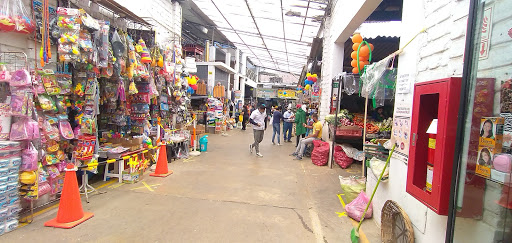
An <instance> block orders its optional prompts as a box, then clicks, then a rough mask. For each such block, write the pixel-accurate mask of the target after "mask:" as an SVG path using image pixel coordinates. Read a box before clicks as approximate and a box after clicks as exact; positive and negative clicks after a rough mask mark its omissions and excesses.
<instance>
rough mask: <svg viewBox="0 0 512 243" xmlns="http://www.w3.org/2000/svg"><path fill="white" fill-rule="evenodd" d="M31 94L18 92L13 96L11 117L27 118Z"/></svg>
mask: <svg viewBox="0 0 512 243" xmlns="http://www.w3.org/2000/svg"><path fill="white" fill-rule="evenodd" d="M29 96H31V95H30V93H26V92H21V91H16V92H13V93H12V95H11V115H13V116H27V113H28V107H27V106H28V102H29V99H30V97H29Z"/></svg>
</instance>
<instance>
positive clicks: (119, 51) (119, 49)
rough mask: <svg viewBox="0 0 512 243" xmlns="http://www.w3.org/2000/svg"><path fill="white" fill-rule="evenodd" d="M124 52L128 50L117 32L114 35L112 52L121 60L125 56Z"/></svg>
mask: <svg viewBox="0 0 512 243" xmlns="http://www.w3.org/2000/svg"><path fill="white" fill-rule="evenodd" d="M124 50H126V47H125V46H124V44H123V42H122V41H121V37H120V36H119V33H117V30H115V31H114V34H113V35H112V52H113V53H114V57H116V58H121V57H122V56H123V55H124Z"/></svg>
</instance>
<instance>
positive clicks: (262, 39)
mask: <svg viewBox="0 0 512 243" xmlns="http://www.w3.org/2000/svg"><path fill="white" fill-rule="evenodd" d="M245 5H246V6H247V9H248V10H249V13H250V14H251V18H252V22H254V25H255V26H256V29H257V30H258V34H259V35H260V38H261V41H263V45H264V46H265V49H267V52H268V54H269V55H270V57H271V58H272V54H270V51H269V50H268V48H267V43H265V39H264V38H263V36H261V31H260V27H258V23H256V20H255V19H254V14H252V9H251V7H250V6H249V2H248V1H247V0H245ZM272 59H273V58H272ZM274 65H276V67H277V64H276V62H275V61H274Z"/></svg>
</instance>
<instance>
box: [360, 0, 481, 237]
mask: <svg viewBox="0 0 512 243" xmlns="http://www.w3.org/2000/svg"><path fill="white" fill-rule="evenodd" d="M468 12H469V0H447V1H439V0H422V1H418V0H404V5H403V15H402V26H403V32H402V37H401V39H400V46H403V45H405V43H407V42H408V41H409V40H410V39H411V38H412V37H413V36H414V35H416V34H417V33H418V32H419V31H420V30H421V29H422V28H423V27H425V28H426V33H423V34H421V35H419V36H418V37H417V38H416V39H415V40H414V41H412V42H411V44H410V45H409V46H408V47H406V48H405V49H404V52H403V53H402V54H401V55H400V56H399V65H398V75H402V74H410V75H412V76H413V77H414V82H415V83H419V82H425V81H429V80H434V79H439V78H445V77H451V76H462V68H463V54H464V47H465V33H466V25H467V15H468ZM407 97H412V94H410V95H409V96H407ZM404 101H405V102H406V103H405V104H409V105H410V106H411V107H412V99H409V98H405V99H401V100H398V99H397V100H396V102H401V104H402V105H403V104H404V103H403V102H404ZM389 173H390V174H389V180H388V181H387V183H381V184H380V186H379V189H378V190H377V193H376V195H375V197H374V202H373V209H374V221H375V222H376V223H377V224H380V219H381V210H382V206H383V205H384V203H385V202H386V200H393V201H396V202H397V203H398V204H399V205H400V206H401V207H402V208H403V209H404V211H405V212H406V213H407V214H408V215H409V218H410V219H411V222H412V224H413V228H414V235H415V242H418V243H422V242H444V241H445V234H446V220H447V217H446V216H440V215H437V214H436V213H434V212H433V211H432V210H430V209H428V208H427V207H426V206H425V205H424V204H422V203H421V202H419V201H418V200H416V199H415V198H413V197H412V196H411V195H410V194H408V193H407V192H406V181H407V164H406V163H404V162H403V161H401V160H397V159H394V158H392V159H391V162H390V172H389ZM376 180H377V179H376V177H375V176H374V175H373V174H371V175H369V176H368V181H367V191H368V190H372V189H373V187H374V186H375V183H376ZM474 242H480V241H474ZM482 242H483V241H482Z"/></svg>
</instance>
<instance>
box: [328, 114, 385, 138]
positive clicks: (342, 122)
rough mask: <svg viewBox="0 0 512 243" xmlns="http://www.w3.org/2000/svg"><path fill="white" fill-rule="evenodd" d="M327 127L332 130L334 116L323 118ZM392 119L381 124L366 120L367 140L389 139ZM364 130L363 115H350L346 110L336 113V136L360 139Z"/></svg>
mask: <svg viewBox="0 0 512 243" xmlns="http://www.w3.org/2000/svg"><path fill="white" fill-rule="evenodd" d="M325 120H326V121H327V123H329V127H330V128H331V129H334V124H335V120H336V116H335V115H333V114H331V115H327V116H326V117H325ZM392 125H393V118H387V119H385V120H383V121H381V122H377V121H374V120H372V119H371V118H369V117H368V118H367V121H366V133H367V138H369V139H389V138H390V137H391V128H392ZM363 128H364V114H352V113H350V112H349V111H348V110H346V109H342V110H340V111H339V113H338V127H337V128H336V135H339V136H347V137H361V136H362V134H363V133H362V131H363Z"/></svg>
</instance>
